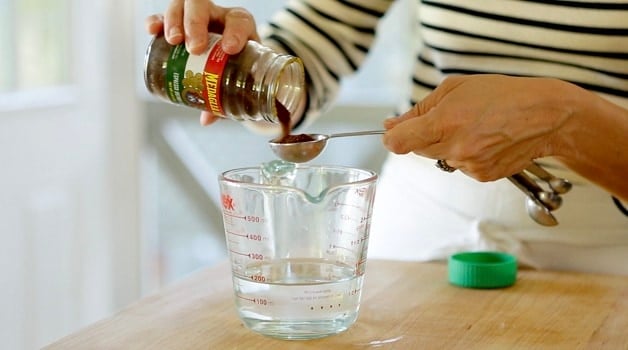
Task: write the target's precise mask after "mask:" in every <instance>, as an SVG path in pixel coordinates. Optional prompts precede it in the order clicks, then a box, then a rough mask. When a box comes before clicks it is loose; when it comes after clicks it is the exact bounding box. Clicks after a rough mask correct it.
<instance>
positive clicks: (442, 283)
mask: <svg viewBox="0 0 628 350" xmlns="http://www.w3.org/2000/svg"><path fill="white" fill-rule="evenodd" d="M363 348H382V349H531V348H534V349H546V348H547V349H628V277H620V276H604V275H592V274H578V273H563V272H549V271H534V270H520V271H519V273H518V278H517V282H516V283H515V285H514V286H512V287H509V288H505V289H494V290H474V289H464V288H458V287H455V286H452V285H450V284H449V283H448V282H447V267H446V266H445V265H443V264H438V263H415V262H393V261H377V260H371V261H368V263H367V272H366V280H365V285H364V295H363V299H362V306H361V309H360V316H359V318H358V321H357V322H356V323H355V324H354V325H353V326H352V327H351V328H350V329H349V330H348V331H346V332H344V333H341V334H338V335H335V336H331V337H327V338H323V339H317V340H308V341H300V340H299V341H295V340H293V341H287V340H277V339H272V338H268V337H265V336H262V335H259V334H256V333H253V332H252V331H250V330H248V329H246V328H245V327H244V326H243V325H242V323H241V322H240V321H239V319H238V318H237V314H236V311H235V306H234V301H233V291H232V287H231V275H230V270H229V266H228V265H227V263H226V262H225V263H222V264H220V265H217V266H215V267H212V268H209V269H205V270H202V271H199V272H197V273H195V274H193V275H191V276H189V277H188V278H186V279H184V280H182V281H180V282H178V283H176V284H174V285H172V286H170V287H169V288H166V289H164V290H163V291H161V292H160V293H158V294H155V295H152V296H149V297H146V298H144V299H142V300H140V301H138V302H137V303H135V304H133V305H130V306H129V307H128V308H126V309H124V310H122V311H121V312H119V313H118V314H116V315H114V316H112V317H111V318H108V319H105V320H102V321H100V322H98V323H96V324H94V325H91V326H89V327H87V328H85V329H83V330H81V331H79V332H77V333H75V334H71V335H69V336H67V337H65V338H63V339H60V340H59V341H58V342H55V343H53V344H51V345H50V346H48V347H46V349H273V350H280V349H363Z"/></svg>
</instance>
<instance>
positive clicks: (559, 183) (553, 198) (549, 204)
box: [508, 162, 572, 226]
mask: <svg viewBox="0 0 628 350" xmlns="http://www.w3.org/2000/svg"><path fill="white" fill-rule="evenodd" d="M527 173H530V174H532V175H533V176H535V177H537V178H538V179H539V180H541V181H544V182H545V183H546V184H547V186H548V188H549V190H545V189H543V188H542V187H541V186H540V185H538V184H537V182H536V181H535V180H533V179H532V178H531V177H530V175H528V174H527ZM508 180H510V182H512V183H513V184H514V185H515V186H517V188H519V189H520V190H521V191H522V192H523V193H525V194H526V195H527V196H528V198H526V202H525V206H526V210H527V211H528V215H530V217H531V218H532V219H533V220H534V221H536V222H537V223H539V224H541V225H544V226H556V225H558V220H556V217H554V215H553V214H552V211H554V210H556V209H558V208H560V206H561V205H562V204H563V198H562V197H561V195H562V194H565V193H567V192H569V190H571V187H572V185H571V182H569V181H568V180H566V179H562V178H559V177H556V176H554V175H552V174H551V173H550V172H548V171H547V170H545V169H544V168H543V167H541V166H540V165H539V164H537V163H536V162H532V163H531V164H530V165H529V166H528V167H527V168H526V169H525V170H524V171H522V172H520V173H517V174H514V175H512V176H509V177H508Z"/></svg>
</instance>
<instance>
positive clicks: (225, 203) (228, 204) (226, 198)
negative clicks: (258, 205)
mask: <svg viewBox="0 0 628 350" xmlns="http://www.w3.org/2000/svg"><path fill="white" fill-rule="evenodd" d="M220 199H221V201H222V207H223V208H224V209H225V210H233V209H235V204H233V198H232V197H231V196H230V195H228V194H223V195H221V196H220Z"/></svg>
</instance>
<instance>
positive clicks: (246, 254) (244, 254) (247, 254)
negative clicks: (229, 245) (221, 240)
mask: <svg viewBox="0 0 628 350" xmlns="http://www.w3.org/2000/svg"><path fill="white" fill-rule="evenodd" d="M229 251H230V252H232V253H233V254H238V255H242V256H248V257H250V256H251V254H249V253H240V252H236V251H235V250H231V249H229Z"/></svg>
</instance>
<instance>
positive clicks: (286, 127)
mask: <svg viewBox="0 0 628 350" xmlns="http://www.w3.org/2000/svg"><path fill="white" fill-rule="evenodd" d="M275 108H276V109H277V118H278V119H279V123H280V124H281V136H279V137H277V138H276V139H274V140H273V141H274V142H276V143H298V142H307V141H314V138H313V137H312V136H310V135H308V134H298V135H291V134H290V131H291V126H290V111H289V110H288V109H287V108H286V107H285V106H284V105H283V104H282V103H281V102H279V101H278V100H275Z"/></svg>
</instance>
